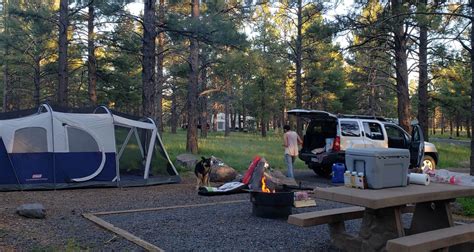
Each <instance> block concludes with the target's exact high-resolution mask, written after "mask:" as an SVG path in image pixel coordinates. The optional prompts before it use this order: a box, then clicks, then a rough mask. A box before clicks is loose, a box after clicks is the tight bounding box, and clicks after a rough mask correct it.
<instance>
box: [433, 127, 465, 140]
mask: <svg viewBox="0 0 474 252" xmlns="http://www.w3.org/2000/svg"><path fill="white" fill-rule="evenodd" d="M429 135H430V138H441V139H455V140H471V138H469V137H467V131H460V132H459V136H456V131H454V132H453V134H452V135H451V133H450V132H449V130H448V131H445V132H444V134H443V135H441V130H437V131H436V134H434V135H433V134H432V131H431V129H430V134H429Z"/></svg>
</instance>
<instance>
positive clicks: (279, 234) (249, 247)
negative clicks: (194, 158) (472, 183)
mask: <svg viewBox="0 0 474 252" xmlns="http://www.w3.org/2000/svg"><path fill="white" fill-rule="evenodd" d="M296 179H297V181H301V182H302V185H303V186H308V187H316V186H324V187H325V186H330V181H328V180H326V179H321V178H319V177H317V176H316V175H314V174H313V172H312V171H310V170H300V171H297V172H296ZM194 183H195V179H194V177H192V176H191V175H189V174H187V175H184V176H183V182H182V183H180V184H172V185H159V186H150V187H135V188H98V189H75V190H58V191H26V192H0V251H5V250H51V249H52V250H64V249H72V250H79V249H89V250H92V251H97V250H101V251H102V250H106V251H108V250H114V251H115V250H118V251H121V250H126V251H140V250H142V249H141V248H140V247H138V246H137V245H135V244H133V243H131V242H128V241H127V240H125V239H123V238H121V237H118V236H116V235H114V234H113V233H111V232H108V231H105V230H104V229H102V228H100V227H98V226H96V225H95V224H93V223H92V222H90V221H88V220H86V219H85V218H83V217H82V215H81V214H82V213H88V212H100V211H118V210H128V209H140V208H156V207H165V206H176V205H191V204H203V203H218V202H224V201H235V200H244V202H237V203H228V204H217V205H211V206H197V207H186V208H179V209H170V210H158V211H151V212H139V213H133V214H132V213H127V214H114V215H102V216H100V218H102V219H104V220H106V221H108V222H110V223H112V224H113V225H115V226H117V227H120V228H122V229H125V230H127V231H128V232H130V233H132V234H134V235H136V236H138V237H140V238H142V239H144V240H146V241H148V242H150V243H152V244H154V245H156V246H158V247H160V248H163V249H165V250H180V251H181V250H198V251H209V250H217V251H222V250H232V251H234V250H241V251H274V250H285V251H289V250H291V251H293V250H294V251H336V250H334V249H333V248H331V247H329V234H328V229H327V226H326V225H320V226H315V227H308V228H301V227H297V226H293V225H289V224H287V223H286V220H274V219H264V218H257V217H254V216H252V214H251V211H252V210H251V208H252V206H251V203H250V202H249V198H250V195H249V194H247V193H244V194H233V195H225V196H213V197H205V196H199V195H197V193H196V191H195V188H194V186H195V184H194ZM25 203H41V204H43V205H44V206H45V208H46V210H47V218H46V219H41V220H38V219H26V218H23V217H20V216H18V215H16V214H15V209H16V208H17V207H18V206H19V205H21V204H25ZM317 204H318V205H317V206H316V207H308V208H293V213H300V212H305V211H315V210H322V209H329V208H335V207H341V206H344V205H343V204H340V203H336V202H331V201H324V200H317ZM403 218H404V222H406V223H408V221H409V220H410V215H404V217H403ZM359 227H360V220H357V221H350V222H347V223H346V228H347V230H348V231H349V232H356V230H357V229H358V228H359Z"/></svg>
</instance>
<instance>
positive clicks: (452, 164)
mask: <svg viewBox="0 0 474 252" xmlns="http://www.w3.org/2000/svg"><path fill="white" fill-rule="evenodd" d="M434 144H435V146H436V149H437V150H438V153H439V163H438V167H439V168H468V167H469V158H470V155H471V150H470V148H469V147H468V146H462V145H455V144H450V143H440V142H435V143H434Z"/></svg>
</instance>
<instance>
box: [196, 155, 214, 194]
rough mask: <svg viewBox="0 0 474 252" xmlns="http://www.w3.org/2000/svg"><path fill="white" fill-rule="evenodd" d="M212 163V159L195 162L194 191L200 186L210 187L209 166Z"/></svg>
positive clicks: (203, 158) (202, 158)
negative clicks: (195, 179) (195, 180)
mask: <svg viewBox="0 0 474 252" xmlns="http://www.w3.org/2000/svg"><path fill="white" fill-rule="evenodd" d="M212 163H213V158H212V157H210V158H205V157H201V160H199V162H197V164H196V166H195V167H194V174H196V178H197V182H196V190H198V189H199V187H201V186H210V184H209V179H210V175H211V166H212Z"/></svg>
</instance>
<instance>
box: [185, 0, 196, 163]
mask: <svg viewBox="0 0 474 252" xmlns="http://www.w3.org/2000/svg"><path fill="white" fill-rule="evenodd" d="M191 19H192V22H198V21H199V0H192V4H191ZM196 37H197V34H195V31H194V33H193V35H192V38H191V39H190V40H191V41H190V45H189V80H188V95H187V106H186V107H187V110H188V131H187V136H186V151H188V152H191V153H193V154H197V152H198V141H197V117H198V110H197V91H198V82H199V81H198V79H199V44H198V40H197V38H196Z"/></svg>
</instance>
